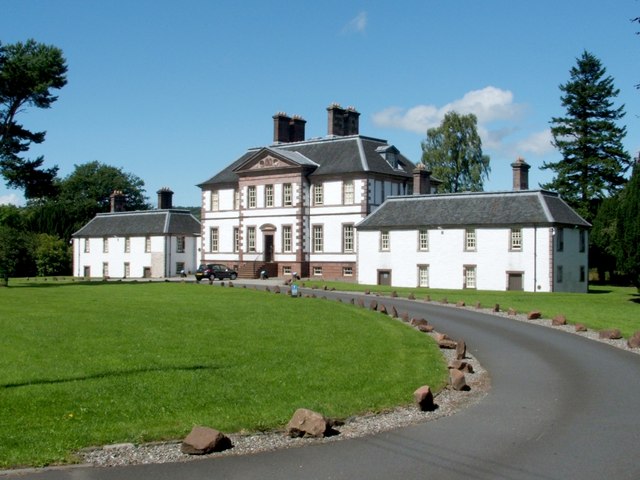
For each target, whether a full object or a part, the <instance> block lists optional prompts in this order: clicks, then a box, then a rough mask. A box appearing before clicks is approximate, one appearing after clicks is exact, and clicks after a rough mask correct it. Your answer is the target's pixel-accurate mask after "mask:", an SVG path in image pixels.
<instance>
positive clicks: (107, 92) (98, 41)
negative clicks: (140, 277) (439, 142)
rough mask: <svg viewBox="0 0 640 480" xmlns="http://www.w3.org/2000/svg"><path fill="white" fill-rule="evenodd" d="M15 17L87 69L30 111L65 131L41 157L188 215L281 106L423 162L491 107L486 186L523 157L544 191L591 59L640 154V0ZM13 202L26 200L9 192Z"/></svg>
mask: <svg viewBox="0 0 640 480" xmlns="http://www.w3.org/2000/svg"><path fill="white" fill-rule="evenodd" d="M0 11H1V12H2V13H1V14H0V41H2V43H5V44H6V43H14V42H17V41H24V40H26V39H28V38H34V39H35V40H37V41H39V42H43V43H47V44H53V45H55V46H57V47H59V48H61V49H62V50H63V52H64V54H65V57H66V59H67V63H68V66H69V73H68V84H67V86H65V87H64V88H63V89H62V90H60V91H59V99H58V101H57V102H56V103H55V104H54V105H53V107H52V108H51V109H48V110H41V111H38V110H35V109H27V110H25V111H24V112H23V113H22V114H21V116H20V117H19V118H18V120H19V121H20V122H21V123H23V124H24V125H25V127H26V128H28V129H31V130H46V131H47V138H46V141H45V143H44V144H42V145H41V146H38V147H37V148H33V149H32V150H31V152H30V156H32V157H35V156H37V155H44V156H45V159H46V163H45V164H46V166H49V167H50V166H53V165H58V166H59V167H60V175H61V176H66V175H69V174H70V173H71V172H72V171H73V168H74V165H79V164H82V163H86V162H90V161H93V160H98V161H100V162H102V163H105V164H108V165H113V166H116V167H120V168H122V169H123V170H124V171H126V172H129V173H133V174H135V175H137V176H139V177H140V178H142V179H143V180H144V182H145V186H146V194H147V195H148V196H149V198H150V201H151V202H152V204H155V202H156V194H155V192H156V191H157V190H158V189H159V188H161V187H170V188H171V189H172V190H173V191H174V192H175V196H174V205H180V206H195V205H199V204H200V190H199V189H198V188H197V187H196V186H195V185H196V184H198V183H200V182H202V181H204V180H206V179H208V178H210V177H211V176H212V175H214V174H215V173H217V172H218V171H219V170H221V169H222V168H224V167H225V166H226V165H228V164H229V163H231V162H232V161H234V160H235V159H236V158H237V157H239V156H240V155H241V154H242V153H244V151H245V150H246V149H247V148H249V147H255V146H261V145H267V144H270V143H271V141H272V139H273V120H272V118H271V117H272V115H273V114H274V113H276V112H279V111H284V112H287V113H288V114H290V115H294V114H297V115H301V116H302V117H303V118H304V119H305V120H307V125H306V135H307V138H309V137H319V136H324V135H326V133H327V130H326V129H327V119H326V115H327V112H326V107H327V106H329V105H330V104H331V103H333V102H337V103H340V104H341V105H343V106H345V107H346V106H354V107H355V108H356V109H357V110H358V111H359V112H360V113H361V117H360V133H361V134H363V135H368V136H372V137H377V138H383V139H387V140H388V141H389V143H391V144H393V145H395V146H396V147H397V148H398V149H399V150H400V151H401V152H403V153H404V154H405V155H406V156H407V157H409V158H410V159H411V160H413V161H414V162H417V161H419V160H420V156H421V146H420V142H421V141H422V140H423V139H424V138H425V137H426V130H427V128H430V127H434V126H437V125H439V123H440V121H441V120H442V117H443V116H444V114H445V113H446V112H447V111H449V110H456V111H458V112H461V113H468V112H473V113H475V114H476V115H477V116H478V120H479V130H480V132H481V135H482V138H483V150H484V152H485V153H486V154H489V155H490V157H491V169H492V172H491V175H490V178H489V181H488V182H486V184H485V190H508V189H510V188H511V167H510V164H511V163H512V162H513V161H514V160H515V159H516V158H517V157H518V156H522V157H524V158H525V159H526V160H527V162H528V163H530V164H531V165H532V169H531V172H530V183H531V185H532V186H537V185H538V184H539V183H544V182H546V181H548V180H550V179H551V175H552V174H551V172H549V171H541V170H539V168H538V167H539V166H540V165H541V164H542V162H543V161H553V160H557V159H558V153H557V152H556V151H555V150H554V149H553V147H552V146H551V145H550V138H551V137H550V135H549V120H550V119H551V117H553V116H558V115H563V114H564V111H563V109H562V107H561V104H560V95H561V92H560V90H559V88H558V86H559V85H560V84H562V83H565V82H566V81H567V80H568V79H569V70H570V68H571V67H572V66H574V65H575V64H576V58H577V57H579V56H580V55H581V54H582V52H583V51H584V50H587V51H589V52H591V53H593V54H594V55H596V56H597V57H598V58H599V59H600V60H601V62H602V64H603V65H604V66H605V67H606V69H607V74H608V75H611V76H612V77H613V78H614V82H615V86H616V87H617V88H619V89H620V95H619V96H618V97H617V99H616V104H617V105H621V104H624V105H625V111H626V112H627V115H626V117H625V118H624V120H623V122H622V123H623V124H624V125H626V126H627V131H628V133H627V137H626V141H625V145H626V147H627V149H628V151H629V152H630V154H631V155H633V156H635V155H637V153H638V150H640V91H639V90H636V89H635V88H634V85H635V84H637V83H640V68H638V67H637V63H636V60H637V58H638V53H639V52H640V36H637V35H636V34H635V32H636V31H637V30H640V25H638V24H633V23H632V22H631V21H630V19H631V18H634V17H637V16H640V2H639V1H638V0H614V1H612V2H603V1H602V0H555V1H548V0H538V1H536V2H521V1H513V0H485V1H477V0H460V1H445V0H440V1H433V0H416V1H408V0H407V1H405V0H396V1H393V2H389V1H365V0H328V1H322V2H320V1H318V2H306V1H301V0H298V1H294V0H290V1H286V0H284V1H282V0H281V1H268V0H262V1H253V0H251V1H244V2H242V1H227V0H216V1H206V0H181V1H180V2H178V1H165V0H110V1H97V0H0ZM7 202H13V203H20V202H22V198H21V195H20V192H19V191H15V190H9V189H7V188H5V186H4V184H1V185H0V203H7Z"/></svg>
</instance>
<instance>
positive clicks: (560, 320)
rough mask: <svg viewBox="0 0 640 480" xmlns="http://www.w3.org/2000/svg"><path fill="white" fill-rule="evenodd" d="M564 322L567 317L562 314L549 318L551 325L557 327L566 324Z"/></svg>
mask: <svg viewBox="0 0 640 480" xmlns="http://www.w3.org/2000/svg"><path fill="white" fill-rule="evenodd" d="M566 324H567V319H566V317H565V316H564V315H556V316H555V317H553V318H552V319H551V325H553V326H554V327H559V326H561V325H566Z"/></svg>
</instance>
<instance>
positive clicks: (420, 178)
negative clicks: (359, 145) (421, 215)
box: [413, 163, 431, 195]
mask: <svg viewBox="0 0 640 480" xmlns="http://www.w3.org/2000/svg"><path fill="white" fill-rule="evenodd" d="M429 193H431V172H430V171H429V170H427V169H426V167H425V166H424V164H423V163H419V164H418V165H416V168H414V169H413V194H414V195H426V194H429Z"/></svg>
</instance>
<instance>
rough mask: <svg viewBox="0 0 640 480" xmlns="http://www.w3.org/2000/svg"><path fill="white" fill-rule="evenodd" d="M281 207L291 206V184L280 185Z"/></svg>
mask: <svg viewBox="0 0 640 480" xmlns="http://www.w3.org/2000/svg"><path fill="white" fill-rule="evenodd" d="M282 206H283V207H291V206H293V184H291V183H283V184H282Z"/></svg>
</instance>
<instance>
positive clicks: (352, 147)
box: [198, 135, 415, 188]
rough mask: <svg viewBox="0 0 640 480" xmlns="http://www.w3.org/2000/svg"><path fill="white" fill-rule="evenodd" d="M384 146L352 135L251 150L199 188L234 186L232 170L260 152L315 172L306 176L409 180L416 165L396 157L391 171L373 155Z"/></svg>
mask: <svg viewBox="0 0 640 480" xmlns="http://www.w3.org/2000/svg"><path fill="white" fill-rule="evenodd" d="M386 146H388V143H387V142H386V140H380V139H377V138H371V137H365V136H362V135H351V136H345V137H341V136H328V137H323V138H316V139H309V140H305V141H302V142H295V143H279V144H275V145H270V146H269V147H264V148H254V149H250V150H249V151H247V152H246V153H245V154H244V155H242V156H241V157H240V158H239V159H237V160H236V161H235V162H233V163H232V164H231V165H229V166H228V167H226V168H225V169H224V170H222V171H220V172H219V173H217V174H216V175H214V176H213V177H211V178H210V179H208V180H206V181H204V182H202V183H201V184H199V185H198V186H199V187H200V188H207V187H210V186H214V185H221V184H229V183H234V182H237V181H238V175H237V174H236V173H235V170H236V169H237V168H238V167H240V166H242V165H243V164H244V163H245V162H247V161H249V160H250V159H251V158H252V156H253V155H255V154H256V153H257V152H259V151H261V150H263V149H266V150H268V151H270V152H273V153H276V154H280V155H282V156H283V157H285V158H287V159H289V160H290V161H292V162H293V163H297V164H299V165H300V166H303V167H307V168H309V167H311V168H315V169H314V170H313V172H312V173H311V174H310V175H309V176H319V175H335V174H345V173H364V172H366V173H378V174H383V175H387V176H389V175H390V176H396V177H404V178H411V176H412V171H413V169H414V168H415V165H414V164H413V163H412V162H411V161H410V160H409V159H407V158H406V157H405V156H403V155H402V154H398V155H397V158H398V168H393V167H392V165H390V164H389V163H388V162H387V161H386V160H385V158H384V156H383V155H382V152H381V151H376V149H378V148H380V147H386Z"/></svg>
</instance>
